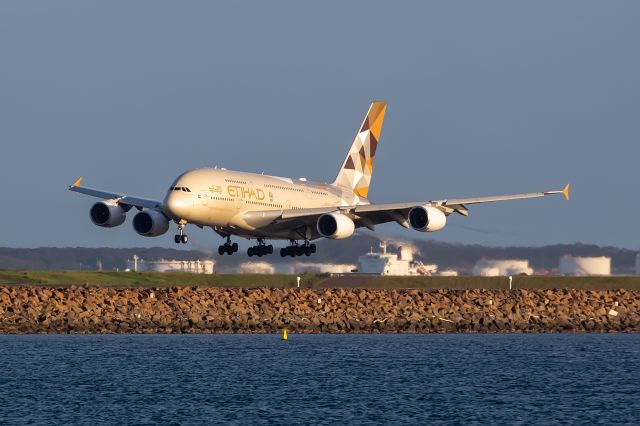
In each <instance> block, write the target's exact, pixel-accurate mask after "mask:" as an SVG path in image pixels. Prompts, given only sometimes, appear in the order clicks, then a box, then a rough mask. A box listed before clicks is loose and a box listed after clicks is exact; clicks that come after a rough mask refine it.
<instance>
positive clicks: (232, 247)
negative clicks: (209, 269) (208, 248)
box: [218, 236, 238, 256]
mask: <svg viewBox="0 0 640 426" xmlns="http://www.w3.org/2000/svg"><path fill="white" fill-rule="evenodd" d="M237 251H238V243H233V244H231V237H229V236H227V242H226V243H224V244H223V245H221V246H220V247H218V254H219V255H221V256H222V255H223V254H225V253H227V254H228V255H232V254H233V253H235V252H237Z"/></svg>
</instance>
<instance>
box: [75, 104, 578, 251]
mask: <svg viewBox="0 0 640 426" xmlns="http://www.w3.org/2000/svg"><path fill="white" fill-rule="evenodd" d="M386 108H387V104H386V103H385V102H381V101H374V102H372V103H371V106H370V107H369V111H368V112H367V115H366V116H365V118H364V121H363V123H362V125H361V126H360V128H359V130H358V133H357V134H356V137H355V139H354V141H353V144H352V146H351V149H349V152H348V154H347V156H346V158H345V160H344V162H343V163H342V167H340V170H339V171H338V175H337V177H336V178H335V180H334V181H333V182H332V183H320V182H310V181H307V180H306V179H304V178H300V179H297V180H294V179H290V178H286V177H278V176H269V175H265V174H256V173H246V172H240V171H231V170H227V169H224V168H217V167H216V168H198V169H193V170H189V171H186V172H184V173H183V174H181V175H180V176H178V177H177V178H176V179H175V180H174V181H173V183H172V184H171V185H170V186H169V190H168V192H167V193H166V195H165V197H164V199H163V200H152V199H146V198H139V197H134V196H130V195H125V194H120V193H114V192H109V191H103V190H99V189H94V188H88V187H85V186H82V179H83V178H80V179H78V180H77V181H75V182H74V183H73V184H72V185H71V186H69V190H70V191H74V192H78V193H81V194H86V195H90V196H92V197H97V198H100V199H102V201H98V202H96V203H95V204H93V206H92V207H91V209H90V211H89V213H90V218H91V221H92V222H93V223H94V224H95V225H98V226H101V227H105V228H111V227H115V226H119V225H121V224H122V223H124V221H125V219H126V215H127V213H128V212H129V211H130V210H131V209H132V208H134V207H135V208H136V209H137V210H138V213H137V214H136V215H135V216H134V217H133V229H134V230H135V232H136V233H138V234H139V235H142V236H145V237H157V236H160V235H163V234H165V233H166V232H167V231H168V230H169V226H170V223H171V222H174V223H176V224H177V228H178V233H177V234H176V235H175V237H174V241H175V243H176V244H179V243H183V244H186V243H187V241H188V237H187V235H186V234H185V233H184V230H185V227H186V226H187V224H192V225H195V226H198V227H199V228H204V227H210V228H212V229H213V231H215V232H216V233H217V234H218V235H220V236H221V237H222V238H225V239H226V242H225V243H224V244H222V245H220V246H219V247H218V254H220V255H224V254H229V255H232V254H234V253H236V252H237V251H238V244H237V243H235V242H234V243H232V242H231V237H232V236H238V237H243V238H246V239H249V240H256V242H257V244H256V245H255V246H253V247H250V248H249V249H248V250H247V254H248V255H249V256H254V255H255V256H258V257H261V256H264V255H267V254H272V253H273V246H272V245H271V244H269V245H267V243H266V241H267V240H288V241H289V243H290V244H289V245H288V246H287V247H283V248H281V249H280V255H281V256H282V257H287V256H289V257H295V256H302V255H305V256H310V255H311V254H312V253H315V252H316V245H315V244H314V243H312V241H315V240H317V239H320V238H330V239H334V240H340V239H344V238H348V237H350V236H351V235H353V233H354V231H355V230H356V229H358V228H363V227H364V228H368V229H370V230H374V229H375V226H376V225H379V224H383V223H388V222H396V223H398V224H399V225H400V226H402V227H404V228H411V229H414V230H416V231H420V232H435V231H439V230H441V229H442V228H444V227H445V225H446V223H447V217H448V216H449V215H451V214H452V213H457V214H460V215H462V216H467V215H468V214H469V210H468V207H467V206H469V205H472V204H480V203H490V202H496V201H506V200H516V199H524V198H538V197H544V196H547V195H555V194H561V195H564V197H565V198H566V199H567V200H568V199H569V185H568V184H567V185H566V186H565V187H564V188H563V189H562V190H558V191H544V192H532V193H525V194H513V195H499V196H493V197H475V198H454V199H444V200H425V201H412V202H401V203H391V204H375V203H373V202H371V201H370V200H369V199H368V198H367V197H368V194H369V186H370V184H371V177H372V174H373V162H374V159H375V156H376V151H377V148H378V144H379V143H380V135H381V131H382V123H383V121H384V115H385V112H386Z"/></svg>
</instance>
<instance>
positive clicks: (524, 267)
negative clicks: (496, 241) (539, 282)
mask: <svg viewBox="0 0 640 426" xmlns="http://www.w3.org/2000/svg"><path fill="white" fill-rule="evenodd" d="M471 273H472V274H473V275H480V276H483V277H498V276H507V275H531V274H533V268H532V267H530V266H529V261H528V260H523V259H486V258H484V257H483V258H482V259H480V260H478V261H477V262H476V264H475V265H474V266H473V270H472V272H471Z"/></svg>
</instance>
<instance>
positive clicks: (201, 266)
mask: <svg viewBox="0 0 640 426" xmlns="http://www.w3.org/2000/svg"><path fill="white" fill-rule="evenodd" d="M214 266H215V262H214V261H213V260H206V259H205V260H200V259H197V260H165V259H159V260H150V261H144V260H143V259H141V258H139V257H138V256H136V255H134V256H133V259H131V260H127V269H128V270H130V271H135V272H143V271H146V272H186V273H190V274H213V271H214Z"/></svg>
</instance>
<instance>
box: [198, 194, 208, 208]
mask: <svg viewBox="0 0 640 426" xmlns="http://www.w3.org/2000/svg"><path fill="white" fill-rule="evenodd" d="M198 198H200V202H201V203H202V205H203V206H206V205H207V204H209V191H206V190H203V191H200V195H198Z"/></svg>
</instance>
